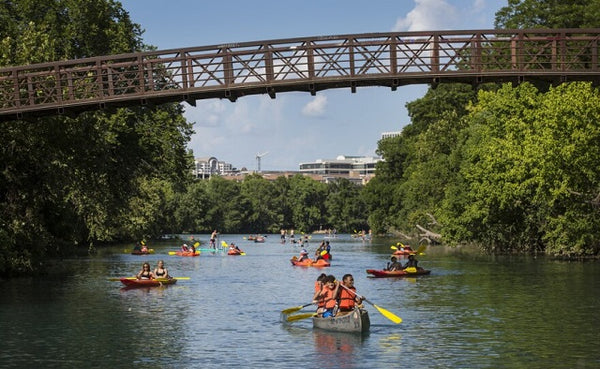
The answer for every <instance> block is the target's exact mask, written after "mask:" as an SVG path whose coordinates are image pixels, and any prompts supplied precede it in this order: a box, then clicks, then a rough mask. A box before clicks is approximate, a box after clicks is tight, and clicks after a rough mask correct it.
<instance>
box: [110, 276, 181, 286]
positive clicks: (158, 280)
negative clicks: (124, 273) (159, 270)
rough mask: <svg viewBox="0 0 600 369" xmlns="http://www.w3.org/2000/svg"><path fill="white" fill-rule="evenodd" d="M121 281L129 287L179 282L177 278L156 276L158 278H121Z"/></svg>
mask: <svg viewBox="0 0 600 369" xmlns="http://www.w3.org/2000/svg"><path fill="white" fill-rule="evenodd" d="M119 280H120V281H121V283H123V284H124V285H125V286H127V287H159V286H165V285H169V284H175V283H177V279H175V278H156V279H134V278H120V279H119Z"/></svg>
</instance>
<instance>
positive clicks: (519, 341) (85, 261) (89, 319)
mask: <svg viewBox="0 0 600 369" xmlns="http://www.w3.org/2000/svg"><path fill="white" fill-rule="evenodd" d="M196 238H197V239H198V238H199V239H200V240H202V241H203V242H207V241H208V236H207V235H196ZM220 240H225V241H227V242H232V241H233V242H236V244H238V246H240V248H242V249H243V250H244V251H245V252H246V255H244V256H227V255H225V254H224V253H217V254H213V253H209V252H205V251H204V252H202V254H201V255H200V256H199V257H194V258H190V257H178V256H169V255H168V252H169V251H174V250H176V248H177V247H178V246H179V245H180V243H179V242H178V241H161V242H160V243H158V242H157V243H153V244H151V245H150V247H153V248H154V249H155V251H156V253H155V254H152V255H144V256H136V255H131V254H129V253H126V252H124V250H123V249H124V247H125V246H119V247H113V248H110V249H104V250H101V251H100V252H99V253H98V254H97V255H94V256H90V257H88V258H78V259H73V260H65V261H63V263H65V264H67V265H68V266H69V267H71V269H72V270H73V272H72V273H69V274H68V275H63V276H61V277H54V278H47V279H32V278H23V279H15V280H9V281H4V283H2V284H0V317H1V319H0V332H2V338H1V340H0V342H1V345H2V349H1V350H0V367H6V368H33V367H40V368H238V367H241V368H598V367H600V350H599V349H598V344H599V343H600V333H599V332H600V314H599V312H598V309H599V308H600V284H599V283H598V282H599V281H598V279H599V276H600V264H599V263H597V262H561V261H553V260H548V259H546V258H543V257H538V258H533V257H522V256H519V257H516V256H513V257H495V256H489V255H481V254H479V253H478V252H476V251H475V250H469V249H464V248H461V249H451V248H446V247H442V246H435V247H429V248H428V249H427V250H426V251H425V255H421V256H419V257H418V258H419V265H420V266H423V267H425V268H426V269H430V270H432V272H431V274H430V275H428V276H419V277H417V278H404V279H376V278H368V277H367V274H366V272H365V269H371V268H373V269H381V268H382V267H383V266H385V264H386V262H387V261H388V260H389V255H390V251H391V250H390V245H391V244H393V243H394V241H392V240H390V239H375V240H373V241H372V242H362V241H359V240H354V239H352V238H351V237H350V236H349V235H339V237H338V238H337V239H332V240H331V244H332V255H333V261H332V266H331V267H330V268H325V269H316V268H302V267H294V266H292V265H291V264H290V262H289V259H290V258H291V257H292V256H293V255H298V253H299V250H300V248H299V247H298V246H296V245H291V244H289V243H286V244H284V245H282V244H280V243H279V235H269V236H268V237H267V241H266V242H265V243H253V242H250V241H246V240H245V239H244V237H243V235H222V236H221V239H220ZM321 240H322V236H320V235H314V236H312V239H311V240H310V244H309V246H308V250H309V252H310V253H311V254H312V253H313V252H314V250H315V249H316V247H317V246H318V244H319V242H320V241H321ZM201 247H206V245H205V244H203V245H202V246H201ZM160 259H162V260H164V261H165V264H166V267H167V268H168V269H169V271H170V273H171V274H172V275H175V276H178V277H190V279H189V280H178V281H177V283H176V284H175V285H172V286H167V287H158V288H142V289H130V290H126V289H123V288H122V287H123V286H122V285H121V284H120V282H115V281H111V280H109V278H111V277H119V276H131V275H133V274H134V273H135V272H137V271H138V270H139V269H140V266H141V264H142V262H143V261H149V262H150V263H151V264H152V265H153V268H154V265H156V262H157V261H158V260H160ZM323 271H325V272H326V273H328V274H333V275H335V276H336V277H337V278H340V279H341V277H342V275H343V274H346V273H351V274H353V275H354V279H355V286H356V287H357V291H358V293H359V294H362V295H365V296H366V297H367V298H368V299H369V301H371V302H372V303H374V304H376V305H378V306H379V307H381V308H384V309H386V310H388V311H390V312H392V313H394V314H396V315H398V316H400V317H401V318H402V319H403V322H402V323H401V324H394V323H393V322H391V321H390V320H388V319H387V318H386V317H384V316H383V315H382V314H380V313H379V312H378V310H376V309H375V308H374V307H373V306H372V305H369V304H366V305H365V306H366V308H367V310H368V311H369V315H370V318H371V329H370V332H369V333H368V334H364V335H362V336H361V335H354V334H340V333H337V334H336V333H331V332H326V331H320V330H318V329H313V328H312V323H311V320H310V319H306V320H300V321H297V322H294V323H286V324H284V323H282V322H281V321H280V312H281V310H282V309H286V308H290V307H294V306H298V305H302V304H305V303H308V302H310V300H311V297H312V292H313V285H314V281H315V279H316V277H317V276H318V274H320V273H321V272H323ZM309 309H310V308H307V309H305V310H304V311H310V310H309Z"/></svg>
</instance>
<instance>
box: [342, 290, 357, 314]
mask: <svg viewBox="0 0 600 369" xmlns="http://www.w3.org/2000/svg"><path fill="white" fill-rule="evenodd" d="M349 289H351V290H352V291H356V288H354V287H349ZM355 297H356V294H354V293H352V292H349V291H348V290H346V289H345V288H344V287H342V288H341V289H340V295H339V298H338V301H339V303H338V306H339V308H340V310H345V311H348V310H352V309H354V305H355V303H354V298H355Z"/></svg>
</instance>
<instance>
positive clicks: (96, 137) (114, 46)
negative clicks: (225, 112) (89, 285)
mask: <svg viewBox="0 0 600 369" xmlns="http://www.w3.org/2000/svg"><path fill="white" fill-rule="evenodd" d="M0 20H1V21H0V35H1V37H2V38H1V39H0V43H1V46H2V49H1V50H2V52H1V54H0V65H4V66H9V65H22V64H29V63H38V62H47V61H55V60H60V59H74V58H82V57H88V56H96V55H106V54H114V53H124V52H132V51H139V50H141V49H143V48H144V46H143V44H142V43H141V38H140V36H141V30H140V28H139V26H138V25H136V24H133V23H131V20H130V19H129V16H128V14H127V13H126V12H125V11H124V10H123V9H122V7H121V5H120V3H118V2H114V1H112V0H83V1H80V0H77V1H76V0H49V1H43V2H39V1H33V0H20V1H10V2H8V1H5V2H2V3H0ZM74 87H75V88H78V86H74ZM181 114H182V108H181V107H180V106H179V105H177V104H166V105H163V106H161V107H158V108H155V109H148V108H131V109H119V110H116V111H112V112H94V113H83V114H81V115H79V116H78V117H77V118H69V117H65V116H57V117H48V118H42V119H38V120H35V121H11V122H5V124H3V126H2V128H0V141H1V142H2V143H3V144H2V145H0V162H2V163H3V164H2V171H0V177H1V179H0V219H2V222H1V224H0V235H4V236H1V238H0V242H2V243H3V244H2V245H1V247H0V251H1V253H2V255H1V256H0V270H1V271H2V272H1V273H2V274H6V275H10V274H14V273H23V272H34V271H35V270H36V269H43V262H44V261H45V260H46V259H47V258H48V257H52V256H62V255H66V254H70V253H72V252H73V249H74V247H75V246H78V247H81V248H83V249H84V250H86V249H88V248H92V247H93V245H94V244H95V243H97V242H98V241H100V242H103V241H113V240H119V239H130V238H131V237H134V236H135V237H137V236H138V235H154V234H158V233H160V232H163V231H164V229H165V227H173V223H174V218H172V217H171V218H169V217H167V215H168V214H172V213H174V211H173V210H171V211H169V206H172V205H169V204H172V203H173V202H174V200H173V199H174V191H175V189H176V188H181V187H182V186H183V185H184V184H185V182H186V180H187V179H188V178H189V174H188V173H189V170H188V169H189V157H188V153H187V152H186V147H185V146H186V144H187V142H188V141H189V137H190V135H191V133H192V131H191V125H190V124H189V123H187V122H186V121H185V119H183V117H182V115H181ZM161 210H167V212H166V213H164V214H165V215H164V216H163V215H161ZM26 250H35V252H28V251H26Z"/></svg>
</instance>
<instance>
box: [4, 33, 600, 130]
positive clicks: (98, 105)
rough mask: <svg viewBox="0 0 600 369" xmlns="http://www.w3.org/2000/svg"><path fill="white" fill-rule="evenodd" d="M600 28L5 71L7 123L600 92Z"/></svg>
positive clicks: (296, 44) (331, 40)
mask: <svg viewBox="0 0 600 369" xmlns="http://www.w3.org/2000/svg"><path fill="white" fill-rule="evenodd" d="M599 39H600V29H563V30H560V29H534V30H476V31H432V32H390V33H370V34H352V35H334V36H319V37H306V38H293V39H281V40H267V41H256V42H245V43H231V44H221V45H213V46H203V47H194V48H185V49H171V50H164V51H151V52H140V53H131V54H121V55H108V56H101V57H94V58H86V59H79V60H67V61H60V62H52V63H44V64H32V65H25V66H16V67H9V68H2V69H0V97H1V98H0V120H10V119H25V118H30V117H31V118H35V117H37V116H43V115H55V114H77V113H78V112H81V111H88V110H96V109H105V108H109V107H115V106H128V105H140V104H141V105H147V104H160V103H164V102H173V101H187V102H188V103H190V104H191V105H195V102H196V100H199V99H209V98H226V99H229V100H231V101H235V100H236V99H237V98H239V97H242V96H246V95H256V94H268V95H269V96H271V97H272V98H275V96H276V94H277V93H279V92H288V91H305V92H308V93H310V94H312V95H314V94H316V93H317V91H320V90H325V89H330V88H350V89H351V90H352V92H355V91H356V89H357V88H358V87H361V86H386V87H389V88H390V89H391V90H395V89H397V87H399V86H404V85H410V84H432V85H434V86H435V85H437V84H438V83H445V82H459V83H471V84H480V83H486V82H514V83H521V82H524V81H533V82H539V83H546V84H558V83H563V82H566V81H574V80H589V81H593V82H594V83H598V81H599V80H600V68H599V60H598V41H599Z"/></svg>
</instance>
